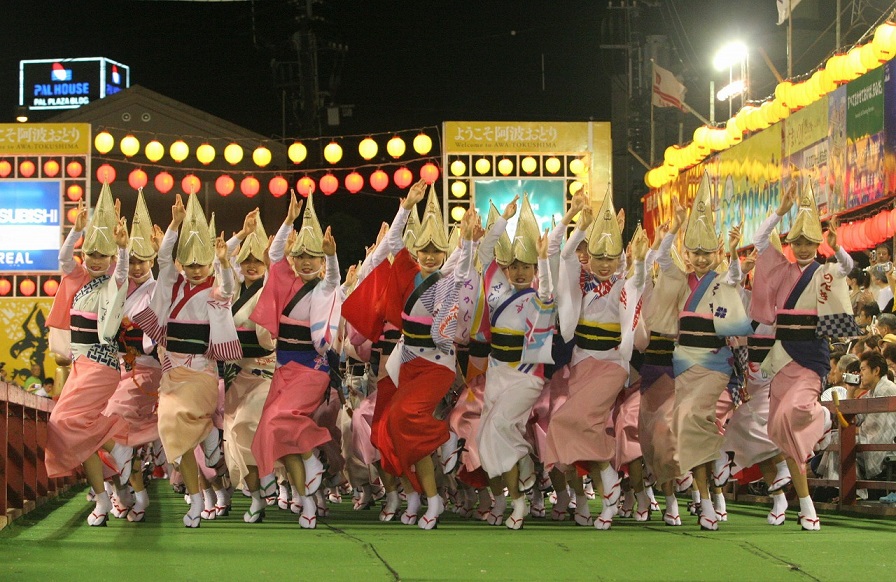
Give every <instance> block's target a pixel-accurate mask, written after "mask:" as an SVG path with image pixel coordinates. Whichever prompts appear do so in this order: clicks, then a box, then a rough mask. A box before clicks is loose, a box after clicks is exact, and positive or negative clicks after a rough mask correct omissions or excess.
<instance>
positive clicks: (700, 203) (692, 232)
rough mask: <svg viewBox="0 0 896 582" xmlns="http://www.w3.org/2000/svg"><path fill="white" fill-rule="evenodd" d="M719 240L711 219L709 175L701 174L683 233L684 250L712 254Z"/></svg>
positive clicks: (717, 248) (717, 247)
mask: <svg viewBox="0 0 896 582" xmlns="http://www.w3.org/2000/svg"><path fill="white" fill-rule="evenodd" d="M719 246H720V245H719V239H718V236H717V235H716V226H715V222H714V220H713V217H712V192H710V186H709V174H707V173H706V172H704V173H703V179H702V180H700V187H699V188H697V195H696V196H695V197H694V203H693V205H692V206H691V212H690V215H689V216H688V224H687V228H686V229H685V231H684V248H686V249H687V250H689V251H704V252H707V253H712V252H715V251H717V250H719Z"/></svg>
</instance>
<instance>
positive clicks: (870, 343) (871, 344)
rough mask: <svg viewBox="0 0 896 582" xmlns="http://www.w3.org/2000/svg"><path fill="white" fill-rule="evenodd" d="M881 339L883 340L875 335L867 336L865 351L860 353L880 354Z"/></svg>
mask: <svg viewBox="0 0 896 582" xmlns="http://www.w3.org/2000/svg"><path fill="white" fill-rule="evenodd" d="M883 339H884V338H882V337H880V336H879V335H877V334H876V333H874V334H871V335H869V336H868V337H866V338H865V351H864V352H862V353H865V352H878V353H880V342H881V341H882V340H883ZM859 355H861V354H859Z"/></svg>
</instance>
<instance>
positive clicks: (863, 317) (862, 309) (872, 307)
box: [855, 302, 880, 333]
mask: <svg viewBox="0 0 896 582" xmlns="http://www.w3.org/2000/svg"><path fill="white" fill-rule="evenodd" d="M879 315H880V307H878V306H877V303H873V302H872V303H865V304H862V305H860V306H859V309H858V311H856V315H855V318H856V325H858V326H859V328H860V329H861V330H862V333H871V329H870V328H871V324H872V323H875V322H876V318H877V316H879Z"/></svg>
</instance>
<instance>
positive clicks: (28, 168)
mask: <svg viewBox="0 0 896 582" xmlns="http://www.w3.org/2000/svg"><path fill="white" fill-rule="evenodd" d="M36 169H37V168H35V167H34V162H32V161H31V160H25V161H24V162H22V163H21V164H19V175H21V176H23V177H25V178H30V177H31V176H33V175H34V171H35V170H36Z"/></svg>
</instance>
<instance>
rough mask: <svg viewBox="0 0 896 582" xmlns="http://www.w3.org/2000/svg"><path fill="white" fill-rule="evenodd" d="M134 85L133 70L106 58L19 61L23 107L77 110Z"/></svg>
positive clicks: (37, 109)
mask: <svg viewBox="0 0 896 582" xmlns="http://www.w3.org/2000/svg"><path fill="white" fill-rule="evenodd" d="M130 85H131V68H130V67H129V66H127V65H123V64H121V63H118V62H115V61H112V60H109V59H107V58H104V57H87V58H76V59H37V60H23V61H19V105H20V106H24V107H27V108H28V109H29V110H31V111H40V110H48V109H76V108H78V107H81V106H82V105H87V104H88V103H90V102H92V101H96V100H97V99H102V98H103V97H108V96H109V95H113V94H115V93H118V92H119V91H121V90H122V89H127V88H128V87H130Z"/></svg>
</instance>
